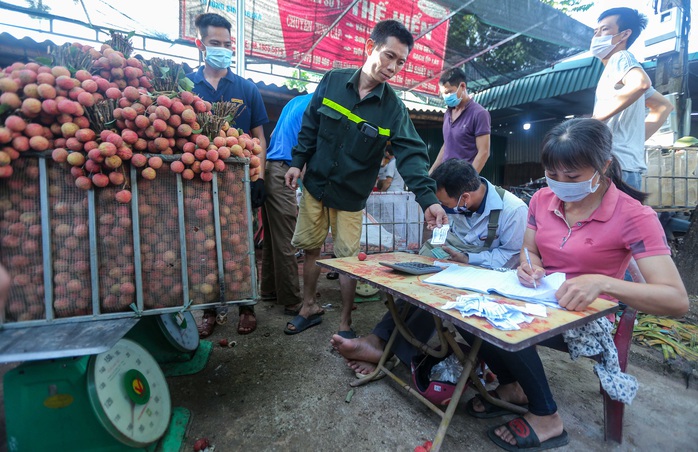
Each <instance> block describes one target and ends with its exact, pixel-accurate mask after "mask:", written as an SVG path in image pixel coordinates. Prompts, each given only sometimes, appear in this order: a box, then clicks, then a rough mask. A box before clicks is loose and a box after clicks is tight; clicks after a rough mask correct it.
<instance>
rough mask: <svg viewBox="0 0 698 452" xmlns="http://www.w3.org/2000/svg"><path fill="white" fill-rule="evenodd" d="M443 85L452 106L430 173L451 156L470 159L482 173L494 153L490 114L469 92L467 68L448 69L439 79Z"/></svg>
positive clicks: (445, 115) (444, 96) (445, 96)
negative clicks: (465, 70)
mask: <svg viewBox="0 0 698 452" xmlns="http://www.w3.org/2000/svg"><path fill="white" fill-rule="evenodd" d="M439 89H440V91H441V96H442V97H443V99H444V102H446V106H447V107H448V109H447V110H446V113H445V114H444V125H443V134H444V144H443V146H441V150H440V151H439V155H438V156H437V157H436V161H435V162H434V164H433V165H432V166H431V169H430V170H429V173H432V172H433V171H434V170H435V169H436V168H437V167H438V166H439V165H441V163H443V162H445V161H446V160H450V159H464V160H467V161H468V163H471V164H472V165H473V166H474V167H475V170H477V172H478V173H479V172H481V171H482V168H483V167H484V166H485V163H486V162H487V159H488V158H489V156H490V114H489V112H488V111H487V110H485V109H484V108H483V107H482V106H481V105H480V104H478V103H477V102H475V101H474V100H472V99H471V98H470V96H469V95H468V92H467V90H466V86H465V72H463V70H462V69H460V68H453V69H451V70H449V71H446V72H445V73H444V74H443V75H442V76H441V78H440V79H439Z"/></svg>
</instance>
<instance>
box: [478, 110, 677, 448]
mask: <svg viewBox="0 0 698 452" xmlns="http://www.w3.org/2000/svg"><path fill="white" fill-rule="evenodd" d="M541 162H542V163H543V167H544V168H545V175H546V179H547V182H548V188H544V189H542V190H540V191H538V192H537V193H536V194H535V195H534V196H533V198H532V199H531V202H530V205H529V216H528V229H527V230H526V233H525V236H524V248H527V249H528V251H529V254H530V258H531V266H529V265H528V264H527V263H526V258H525V253H524V252H523V250H522V252H521V256H522V258H521V265H520V266H519V269H518V276H519V280H520V281H521V283H522V284H523V285H526V286H532V285H533V281H534V280H538V279H540V278H542V277H543V276H544V275H545V274H546V273H551V272H564V273H566V274H567V278H568V279H567V281H566V282H565V283H564V284H563V285H562V287H560V289H559V290H558V292H557V293H556V297H557V298H558V302H559V303H560V306H562V307H564V308H566V309H569V310H575V311H581V310H584V309H585V308H586V307H587V306H589V304H590V303H591V302H592V301H594V300H595V299H596V298H597V297H599V296H601V297H604V298H608V299H616V300H617V299H622V300H623V301H624V302H625V303H626V304H628V305H629V306H632V307H633V308H635V309H637V310H639V311H642V312H646V313H650V314H657V315H672V316H680V315H683V314H685V313H686V312H687V311H688V296H687V294H686V289H685V288H684V285H683V282H682V281H681V277H680V276H679V273H678V271H677V269H676V266H675V265H674V262H673V261H672V259H671V256H670V254H671V252H670V250H669V248H668V247H667V244H666V240H665V237H664V231H663V230H662V227H661V225H660V223H659V220H658V219H657V215H656V213H655V212H654V211H653V210H652V209H651V208H649V207H647V206H643V205H642V204H641V201H642V200H643V199H644V197H645V194H644V193H641V192H638V191H637V190H634V189H633V188H631V187H630V186H628V185H626V184H625V183H623V182H622V179H621V168H620V165H619V163H618V162H617V160H615V159H614V158H612V156H611V132H610V130H609V129H608V127H606V125H605V124H604V123H602V122H600V121H597V120H595V119H571V120H569V121H565V122H563V123H562V124H559V125H557V126H555V127H554V128H553V129H552V130H551V131H550V132H549V133H548V135H547V136H546V137H545V140H544V142H543V151H542V155H541ZM631 257H634V258H635V260H636V261H637V264H638V267H639V269H640V272H641V273H642V275H643V277H644V278H645V280H646V282H647V284H643V285H640V284H637V283H634V282H631V281H624V280H623V275H624V274H625V271H626V269H627V267H628V263H629V261H630V258H631ZM531 267H532V268H531ZM541 345H548V346H551V347H554V348H561V347H564V345H565V344H564V341H563V340H562V336H558V337H556V338H553V339H550V340H548V341H544V342H543V343H541ZM480 356H481V357H482V358H483V359H484V360H485V361H486V362H487V364H488V365H489V366H490V368H491V369H492V371H493V372H494V373H495V374H496V375H497V377H498V380H499V387H498V388H497V389H496V392H495V393H494V395H495V396H496V397H499V398H501V399H503V400H506V401H508V402H511V403H515V404H518V405H524V404H528V410H529V411H528V413H526V414H525V415H524V416H523V417H521V418H516V419H514V420H512V421H510V422H508V423H506V424H504V425H500V426H498V427H494V428H492V429H490V430H489V431H488V436H489V437H490V439H492V441H494V442H495V443H496V444H497V445H499V446H500V447H502V448H504V449H508V450H519V449H528V448H532V447H539V448H540V449H538V450H541V449H548V448H554V447H560V446H563V445H565V444H567V443H568V442H569V439H568V437H567V432H565V430H564V429H563V425H562V418H561V417H560V416H559V414H558V413H557V405H556V404H555V401H554V400H553V396H552V393H551V391H550V387H549V386H548V381H547V378H546V376H545V371H544V369H543V365H542V363H541V360H540V358H539V356H538V354H537V352H536V349H535V347H530V348H528V349H525V350H522V351H520V352H516V353H509V352H505V351H503V350H501V349H499V348H497V347H495V346H493V345H491V344H487V343H486V342H485V343H483V347H482V351H481V355H480ZM468 412H469V413H470V414H471V415H473V416H476V417H480V418H487V417H494V416H497V415H502V414H506V412H503V411H502V410H501V409H500V408H497V407H494V406H493V405H491V404H488V403H486V402H483V400H482V399H481V398H479V397H475V398H474V399H472V400H471V401H470V402H469V403H468Z"/></svg>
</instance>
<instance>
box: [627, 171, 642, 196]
mask: <svg viewBox="0 0 698 452" xmlns="http://www.w3.org/2000/svg"><path fill="white" fill-rule="evenodd" d="M623 182H625V183H626V184H628V185H630V186H631V187H633V188H635V189H637V190H640V191H642V173H640V172H638V171H625V170H623Z"/></svg>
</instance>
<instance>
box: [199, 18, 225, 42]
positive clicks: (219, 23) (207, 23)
mask: <svg viewBox="0 0 698 452" xmlns="http://www.w3.org/2000/svg"><path fill="white" fill-rule="evenodd" d="M194 26H195V27H196V28H197V29H198V30H199V36H201V39H204V38H205V37H206V36H207V33H208V27H221V28H225V29H226V30H228V32H230V29H231V28H232V25H231V24H230V22H229V21H228V19H226V18H225V17H223V16H221V15H219V14H216V13H204V14H199V15H198V16H196V18H195V19H194Z"/></svg>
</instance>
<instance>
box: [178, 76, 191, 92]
mask: <svg viewBox="0 0 698 452" xmlns="http://www.w3.org/2000/svg"><path fill="white" fill-rule="evenodd" d="M179 86H180V88H182V90H183V91H191V90H193V89H194V82H192V81H191V79H189V78H188V77H184V78H181V79H179Z"/></svg>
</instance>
